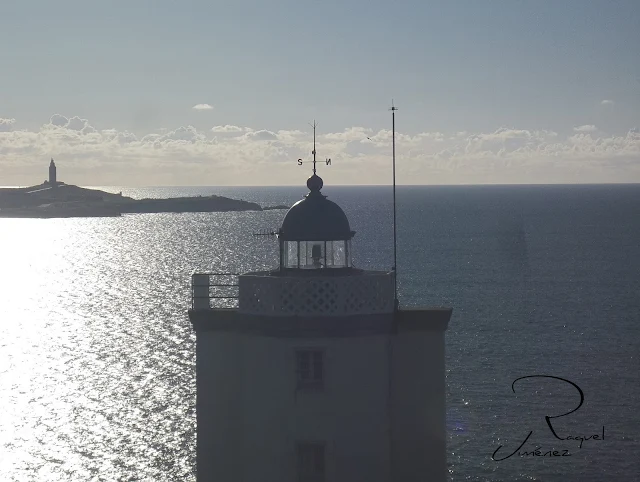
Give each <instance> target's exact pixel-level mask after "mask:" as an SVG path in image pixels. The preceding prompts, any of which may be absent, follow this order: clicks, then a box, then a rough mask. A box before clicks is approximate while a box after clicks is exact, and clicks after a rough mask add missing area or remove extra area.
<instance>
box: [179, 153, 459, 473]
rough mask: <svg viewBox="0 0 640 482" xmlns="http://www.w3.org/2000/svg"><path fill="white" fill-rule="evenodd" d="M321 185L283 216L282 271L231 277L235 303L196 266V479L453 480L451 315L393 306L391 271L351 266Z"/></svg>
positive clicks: (313, 182) (345, 228)
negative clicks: (220, 298) (221, 301)
mask: <svg viewBox="0 0 640 482" xmlns="http://www.w3.org/2000/svg"><path fill="white" fill-rule="evenodd" d="M314 151H315V149H314ZM314 167H315V166H314ZM314 171H315V169H314ZM322 185H323V182H322V179H321V178H320V177H319V176H317V175H316V174H315V172H314V174H313V175H312V176H311V177H310V178H309V179H308V181H307V187H308V188H309V193H308V194H307V195H306V196H305V198H304V199H302V200H301V201H298V202H297V203H296V204H294V205H293V206H292V207H291V209H289V211H288V213H287V215H286V216H285V218H284V221H283V223H282V227H281V228H280V229H279V230H278V233H277V234H278V240H279V247H280V262H279V266H278V268H276V269H274V270H272V271H260V272H251V273H246V274H242V275H240V276H239V283H238V285H239V288H238V289H239V294H238V298H239V300H238V307H237V308H212V307H211V304H210V301H211V300H210V298H212V293H211V292H210V288H211V286H214V285H213V284H212V283H211V279H212V276H214V275H210V274H194V275H193V278H192V283H193V285H192V294H193V299H192V308H191V309H190V310H189V318H190V320H191V322H192V324H193V327H194V329H195V331H196V377H197V402H196V411H197V471H198V476H197V480H198V482H209V481H215V482H231V481H234V482H300V481H305V482H308V481H313V482H324V481H326V482H354V481H367V482H400V481H402V482H413V481H425V480H429V481H436V482H440V481H445V480H446V478H447V468H446V433H445V392H446V390H445V350H444V349H445V342H444V334H445V330H446V328H447V324H448V322H449V318H450V316H451V311H452V310H451V309H450V308H435V309H413V308H412V309H406V310H402V309H396V308H395V306H394V305H395V303H394V298H395V293H394V281H395V280H394V276H395V275H394V271H365V270H361V269H357V268H355V267H353V265H352V261H351V256H352V251H351V240H352V238H353V236H354V235H355V232H354V231H352V230H351V228H350V225H349V221H348V219H347V216H346V215H345V213H344V212H343V210H342V209H341V208H340V207H339V206H338V205H337V204H335V203H334V202H332V201H329V200H328V199H327V198H326V196H324V195H323V194H322V193H321V192H320V190H321V189H322Z"/></svg>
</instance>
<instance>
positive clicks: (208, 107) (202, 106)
mask: <svg viewBox="0 0 640 482" xmlns="http://www.w3.org/2000/svg"><path fill="white" fill-rule="evenodd" d="M192 109H194V110H211V109H213V106H212V105H210V104H196V105H194V106H193V107H192Z"/></svg>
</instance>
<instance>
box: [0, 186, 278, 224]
mask: <svg viewBox="0 0 640 482" xmlns="http://www.w3.org/2000/svg"><path fill="white" fill-rule="evenodd" d="M288 208H289V207H288V206H283V205H278V206H267V207H262V206H260V205H259V204H257V203H254V202H249V201H243V200H239V199H231V198H228V197H223V196H215V195H211V196H189V197H175V198H160V199H149V198H147V199H133V198H131V197H128V196H123V195H122V193H118V194H113V193H109V192H106V191H102V190H99V189H89V188H83V187H79V186H75V185H73V184H65V183H61V182H57V183H55V185H51V184H49V183H48V182H44V183H42V184H39V185H36V186H29V187H21V188H0V217H2V218H8V217H10V218H68V217H114V216H121V215H122V214H142V213H195V212H228V211H265V210H273V209H288Z"/></svg>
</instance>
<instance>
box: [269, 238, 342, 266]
mask: <svg viewBox="0 0 640 482" xmlns="http://www.w3.org/2000/svg"><path fill="white" fill-rule="evenodd" d="M350 254H351V240H338V241H284V242H283V243H282V248H281V252H280V260H281V267H282V268H294V269H323V268H350V267H351V256H350Z"/></svg>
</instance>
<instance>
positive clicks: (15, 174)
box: [0, 114, 640, 186]
mask: <svg viewBox="0 0 640 482" xmlns="http://www.w3.org/2000/svg"><path fill="white" fill-rule="evenodd" d="M14 122H15V121H14V120H13V119H2V121H1V122H0V126H1V127H2V128H1V129H0V168H1V171H2V174H3V182H5V183H8V184H14V185H20V184H22V185H27V184H29V183H36V182H38V181H39V180H40V179H41V178H42V177H43V176H44V175H46V172H44V174H43V169H44V171H46V166H47V165H48V158H49V157H50V156H53V157H54V158H55V159H56V162H57V163H58V164H59V166H60V167H59V169H60V174H61V179H62V180H64V181H67V182H74V183H77V184H83V183H84V184H88V185H91V184H94V185H95V184H96V183H97V182H100V183H103V184H105V185H106V184H111V185H118V184H121V185H136V184H137V185H162V184H166V185H179V184H193V185H206V184H211V185H223V184H235V185H237V184H238V183H242V184H244V185H247V184H256V185H270V184H271V185H283V184H294V185H301V186H302V185H303V183H304V179H303V178H304V176H302V178H301V174H300V170H299V169H292V166H294V165H296V164H295V162H296V160H297V159H298V158H303V159H309V158H310V152H311V149H312V142H313V139H312V136H311V133H310V132H309V131H308V130H307V131H304V132H303V131H299V130H278V131H277V132H276V131H271V130H267V129H253V128H249V127H239V126H232V125H224V126H216V127H214V128H213V129H211V131H209V130H207V131H200V130H198V129H197V128H195V127H194V126H190V125H187V126H178V127H176V128H173V129H160V130H157V131H155V132H152V133H147V134H144V133H141V134H139V135H136V134H134V133H131V132H128V131H126V130H119V129H103V130H98V129H95V128H94V127H92V126H91V123H90V122H89V120H87V119H83V118H81V117H79V116H71V117H66V116H63V115H61V114H55V115H53V116H51V119H50V120H49V122H48V123H46V124H44V125H42V126H41V127H40V128H39V129H35V130H19V131H16V130H12V129H11V127H12V126H13V124H14ZM573 129H574V131H573V132H572V133H571V135H569V136H561V135H559V134H558V133H556V132H554V131H552V130H544V129H540V130H530V129H518V128H515V127H501V128H499V129H496V130H494V131H490V132H447V133H442V132H421V133H417V134H412V135H409V134H405V133H403V132H397V133H396V141H397V142H396V148H397V161H398V162H397V170H398V182H399V183H401V184H421V183H430V184H434V183H435V184H461V183H462V184H469V183H529V182H536V183H548V182H577V181H579V182H625V181H626V182H640V132H638V130H634V129H632V130H630V131H628V132H626V133H623V134H618V135H607V136H605V135H603V134H602V133H601V131H599V130H597V129H596V128H595V126H591V125H587V126H577V127H574V128H573ZM224 134H229V135H224ZM363 137H364V139H363ZM367 137H369V138H370V139H371V140H367V139H366V138H367ZM390 145H391V133H390V132H389V131H388V130H386V129H382V130H378V131H374V130H372V129H370V128H367V127H349V128H346V129H342V130H340V131H338V132H328V133H325V134H322V135H319V136H318V147H317V150H318V156H319V158H320V159H324V158H325V157H326V158H331V159H332V161H333V162H332V166H331V167H326V168H325V169H323V171H322V175H323V178H324V179H325V184H326V185H327V186H330V185H331V184H334V183H336V182H339V183H342V184H350V183H368V184H383V183H387V182H388V181H389V169H390V161H391V160H390ZM73 176H75V177H73Z"/></svg>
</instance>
